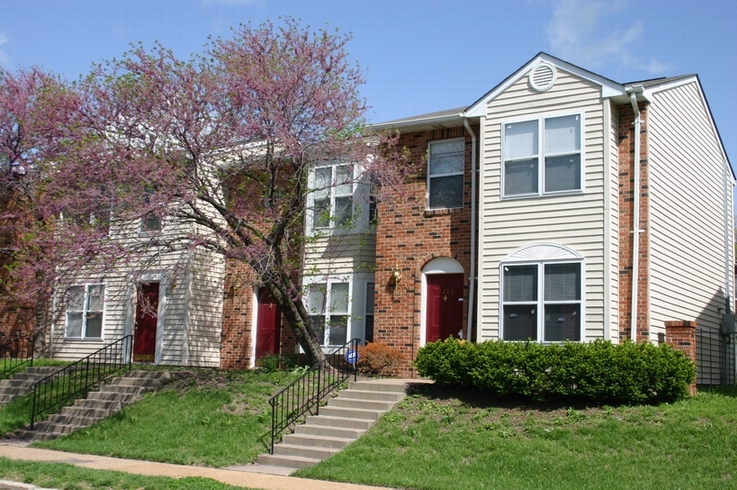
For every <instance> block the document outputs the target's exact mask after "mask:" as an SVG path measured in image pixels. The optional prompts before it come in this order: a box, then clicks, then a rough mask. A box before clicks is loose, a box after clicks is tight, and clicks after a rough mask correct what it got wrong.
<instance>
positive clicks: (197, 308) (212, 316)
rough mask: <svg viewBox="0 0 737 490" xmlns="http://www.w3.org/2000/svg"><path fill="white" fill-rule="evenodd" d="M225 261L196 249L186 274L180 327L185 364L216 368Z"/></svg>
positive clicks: (220, 330)
mask: <svg viewBox="0 0 737 490" xmlns="http://www.w3.org/2000/svg"><path fill="white" fill-rule="evenodd" d="M224 277H225V261H224V260H223V258H222V257H221V256H218V255H215V254H213V253H209V252H204V251H200V252H198V253H197V254H196V255H195V257H194V264H193V267H192V269H191V273H190V278H191V279H190V282H189V287H190V288H189V291H188V293H189V298H188V301H187V314H188V317H187V320H186V322H185V325H186V327H185V328H184V329H182V330H183V334H185V337H184V338H183V339H182V340H183V346H185V348H186V353H185V357H184V359H183V360H184V364H186V365H187V366H203V367H205V366H207V367H218V366H219V365H220V335H221V332H222V316H223V280H224Z"/></svg>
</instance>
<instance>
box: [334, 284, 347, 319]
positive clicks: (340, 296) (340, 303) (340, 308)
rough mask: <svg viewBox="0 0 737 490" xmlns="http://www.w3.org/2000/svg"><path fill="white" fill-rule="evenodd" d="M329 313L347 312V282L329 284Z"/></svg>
mask: <svg viewBox="0 0 737 490" xmlns="http://www.w3.org/2000/svg"><path fill="white" fill-rule="evenodd" d="M330 313H348V283H347V282H341V283H334V284H331V285H330Z"/></svg>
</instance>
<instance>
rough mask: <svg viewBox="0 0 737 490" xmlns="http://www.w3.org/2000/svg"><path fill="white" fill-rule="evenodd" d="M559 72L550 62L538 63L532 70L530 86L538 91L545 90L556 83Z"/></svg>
mask: <svg viewBox="0 0 737 490" xmlns="http://www.w3.org/2000/svg"><path fill="white" fill-rule="evenodd" d="M556 75H557V73H556V71H555V67H554V66H553V65H551V64H550V63H546V62H544V61H543V62H541V63H538V64H537V65H536V66H535V68H533V69H532V71H531V72H530V78H529V81H530V87H532V89H533V90H536V91H538V92H545V91H546V90H548V89H549V88H550V87H552V86H553V84H554V83H555V77H556Z"/></svg>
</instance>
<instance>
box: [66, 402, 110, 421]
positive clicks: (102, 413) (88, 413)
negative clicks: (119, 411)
mask: <svg viewBox="0 0 737 490" xmlns="http://www.w3.org/2000/svg"><path fill="white" fill-rule="evenodd" d="M59 413H61V414H62V415H65V416H68V417H91V418H96V419H104V418H106V417H109V416H110V415H112V413H113V411H112V410H109V409H105V408H97V407H78V406H74V405H72V406H71V407H64V408H62V409H61V412H59Z"/></svg>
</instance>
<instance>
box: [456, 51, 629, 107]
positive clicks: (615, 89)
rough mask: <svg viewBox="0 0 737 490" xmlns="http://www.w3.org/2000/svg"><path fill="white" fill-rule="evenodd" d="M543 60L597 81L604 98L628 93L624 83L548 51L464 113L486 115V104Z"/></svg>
mask: <svg viewBox="0 0 737 490" xmlns="http://www.w3.org/2000/svg"><path fill="white" fill-rule="evenodd" d="M542 62H545V63H549V64H551V65H553V66H555V68H556V69H559V70H563V71H566V72H568V73H570V74H572V75H573V76H576V77H578V78H582V79H584V80H588V81H590V82H592V83H595V84H596V85H599V86H600V87H601V97H602V98H603V99H608V98H611V97H621V96H624V95H626V93H625V89H624V85H622V84H619V83H617V82H614V81H612V80H609V79H608V78H605V77H602V76H601V75H597V74H596V73H593V72H590V71H588V70H584V69H583V68H580V67H578V66H575V65H572V64H570V63H568V62H566V61H563V60H561V59H559V58H556V57H554V56H550V55H549V54H547V53H540V54H538V55H537V56H535V57H534V58H533V59H532V60H531V61H529V62H528V63H527V64H525V65H524V66H522V68H520V69H519V70H517V71H516V72H514V73H513V74H512V75H510V76H509V77H508V78H507V79H506V80H504V81H503V82H502V83H500V84H499V85H497V86H496V87H494V88H493V89H492V90H491V91H490V92H488V93H487V94H486V95H485V96H483V97H482V98H481V99H479V100H478V101H476V102H474V104H473V105H471V106H470V107H469V108H468V109H467V110H466V112H465V114H464V115H465V116H466V117H481V116H485V115H486V106H487V105H488V104H489V103H490V102H491V101H492V100H494V99H495V98H496V97H497V96H498V95H499V94H500V93H502V92H504V91H505V90H506V89H507V88H509V87H510V86H511V85H513V84H515V83H517V81H518V80H519V79H520V78H522V77H525V76H527V74H528V73H529V72H530V70H531V69H532V68H534V67H535V66H536V65H537V64H538V63H542Z"/></svg>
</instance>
